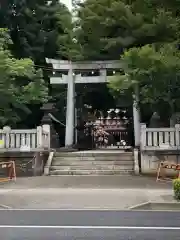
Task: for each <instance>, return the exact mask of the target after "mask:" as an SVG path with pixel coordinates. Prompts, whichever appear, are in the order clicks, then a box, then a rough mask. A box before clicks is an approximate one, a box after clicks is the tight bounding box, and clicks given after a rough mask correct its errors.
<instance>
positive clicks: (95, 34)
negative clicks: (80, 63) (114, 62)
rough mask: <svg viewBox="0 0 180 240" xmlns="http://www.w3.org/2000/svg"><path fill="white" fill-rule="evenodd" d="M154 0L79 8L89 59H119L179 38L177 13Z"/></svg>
mask: <svg viewBox="0 0 180 240" xmlns="http://www.w3.org/2000/svg"><path fill="white" fill-rule="evenodd" d="M162 2H163V1H154V0H134V1H133V0H131V1H130V0H121V1H119V0H86V1H85V2H84V3H81V4H79V8H77V31H76V34H77V39H78V42H79V44H80V46H81V48H82V52H83V56H84V58H85V59H93V60H95V59H103V60H104V59H108V60H109V59H119V57H120V55H121V54H122V53H123V52H124V49H125V48H126V49H127V48H131V47H139V46H143V45H146V44H152V43H162V42H167V41H168V42H172V41H176V40H177V39H178V38H179V31H178V30H179V20H178V19H177V18H176V17H174V16H175V11H174V8H173V7H171V8H172V9H173V11H170V10H169V8H168V7H163V6H164V5H163V4H161V3H162Z"/></svg>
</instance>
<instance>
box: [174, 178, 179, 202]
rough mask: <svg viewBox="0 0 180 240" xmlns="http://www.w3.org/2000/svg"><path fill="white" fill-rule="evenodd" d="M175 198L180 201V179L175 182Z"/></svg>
mask: <svg viewBox="0 0 180 240" xmlns="http://www.w3.org/2000/svg"><path fill="white" fill-rule="evenodd" d="M173 190H174V197H175V199H176V200H180V178H177V179H174V180H173Z"/></svg>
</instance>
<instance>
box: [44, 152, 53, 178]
mask: <svg viewBox="0 0 180 240" xmlns="http://www.w3.org/2000/svg"><path fill="white" fill-rule="evenodd" d="M53 157H54V152H50V153H49V157H48V160H47V162H46V165H45V167H44V175H45V176H47V175H49V168H50V166H51V163H52V160H53Z"/></svg>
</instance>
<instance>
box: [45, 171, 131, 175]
mask: <svg viewBox="0 0 180 240" xmlns="http://www.w3.org/2000/svg"><path fill="white" fill-rule="evenodd" d="M133 173H134V172H133V171H132V170H129V171H127V170H124V171H123V170H74V171H68V170H53V171H50V175H51V176H61V175H94V176H97V175H133Z"/></svg>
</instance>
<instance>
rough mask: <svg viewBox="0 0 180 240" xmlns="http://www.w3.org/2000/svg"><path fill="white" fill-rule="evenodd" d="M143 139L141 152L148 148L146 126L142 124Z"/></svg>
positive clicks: (141, 140)
mask: <svg viewBox="0 0 180 240" xmlns="http://www.w3.org/2000/svg"><path fill="white" fill-rule="evenodd" d="M140 137H141V139H140V142H141V144H140V147H141V150H144V149H145V147H146V124H144V123H142V124H141V136H140Z"/></svg>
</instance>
